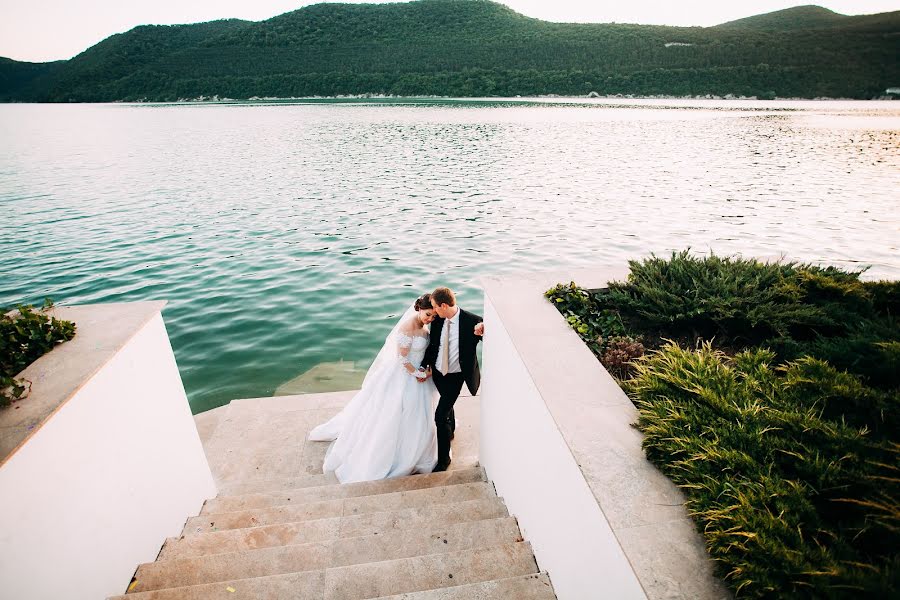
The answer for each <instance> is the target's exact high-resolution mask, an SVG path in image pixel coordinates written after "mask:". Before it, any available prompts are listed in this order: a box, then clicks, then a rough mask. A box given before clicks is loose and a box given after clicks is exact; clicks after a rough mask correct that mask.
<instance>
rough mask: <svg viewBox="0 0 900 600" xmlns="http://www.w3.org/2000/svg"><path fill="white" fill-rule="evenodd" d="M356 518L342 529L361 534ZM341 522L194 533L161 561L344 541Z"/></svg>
mask: <svg viewBox="0 0 900 600" xmlns="http://www.w3.org/2000/svg"><path fill="white" fill-rule="evenodd" d="M360 516H362V515H360ZM475 516H480V515H475ZM354 518H357V517H350V518H349V519H350V521H351V522H350V523H347V524H348V525H350V526H349V527H345V528H343V529H345V530H346V531H347V532H348V533H351V534H352V533H354V532H355V531H356V530H358V528H355V527H352V520H353V519H354ZM493 518H498V517H493ZM341 521H342V518H341V517H333V518H330V519H315V520H312V521H298V522H290V523H279V524H274V525H266V526H261V527H249V528H242V529H229V530H224V531H214V532H210V533H199V534H196V533H195V534H188V535H185V536H182V537H180V538H169V539H167V540H166V542H165V544H164V545H163V548H162V550H161V551H160V553H159V558H158V560H169V559H174V558H187V557H191V556H203V555H207V554H221V553H225V552H240V551H243V550H254V549H258V548H270V547H274V546H288V545H295V544H306V543H310V542H322V541H328V540H334V539H340V538H341V537H349V536H348V535H343V536H342V535H341V534H342V523H341ZM479 521H480V520H479ZM437 525H446V523H444V522H442V521H424V522H421V523H419V525H417V526H416V527H415V530H423V529H429V528H434V527H435V526H437ZM407 529H409V528H407ZM391 531H399V530H398V529H383V528H381V529H377V530H374V531H372V530H371V528H369V529H367V530H366V533H365V534H364V535H372V536H375V535H385V534H388V533H390V532H391ZM354 537H355V536H354Z"/></svg>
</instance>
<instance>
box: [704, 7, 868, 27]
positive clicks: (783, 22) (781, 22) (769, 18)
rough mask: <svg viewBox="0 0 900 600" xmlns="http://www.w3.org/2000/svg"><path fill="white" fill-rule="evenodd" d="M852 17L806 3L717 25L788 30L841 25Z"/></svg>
mask: <svg viewBox="0 0 900 600" xmlns="http://www.w3.org/2000/svg"><path fill="white" fill-rule="evenodd" d="M852 18H853V17H848V16H846V15H842V14H838V13H836V12H834V11H831V10H828V9H827V8H822V7H821V6H812V5H807V6H795V7H793V8H786V9H784V10H777V11H775V12H770V13H766V14H764V15H756V16H753V17H747V18H745V19H738V20H737V21H729V22H728V23H722V24H721V25H718V26H717V27H719V28H722V29H725V28H728V29H744V30H760V29H764V30H768V31H790V30H793V29H816V28H821V27H833V26H836V25H841V24H843V23H845V22H846V21H847V20H848V19H852Z"/></svg>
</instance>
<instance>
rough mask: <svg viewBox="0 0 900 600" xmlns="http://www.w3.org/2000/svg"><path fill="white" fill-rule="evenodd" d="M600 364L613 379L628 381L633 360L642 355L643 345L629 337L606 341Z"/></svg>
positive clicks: (632, 370) (632, 369) (632, 367)
mask: <svg viewBox="0 0 900 600" xmlns="http://www.w3.org/2000/svg"><path fill="white" fill-rule="evenodd" d="M604 348H605V349H604V350H603V355H602V356H601V357H600V362H601V363H603V366H604V367H606V370H607V371H609V372H610V373H611V374H612V375H613V376H614V377H617V378H618V379H628V378H629V377H630V376H631V374H632V373H633V372H634V360H635V359H637V358H640V357H641V356H643V355H644V345H643V344H642V343H641V342H640V341H638V340H636V339H634V338H631V337H627V336H626V337H614V338H610V339H609V340H607V342H606V344H605V346H604Z"/></svg>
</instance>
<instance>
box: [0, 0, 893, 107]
mask: <svg viewBox="0 0 900 600" xmlns="http://www.w3.org/2000/svg"><path fill="white" fill-rule="evenodd" d="M898 56H900V11H898V12H892V13H884V14H880V15H868V16H859V17H849V16H844V15H839V14H836V13H833V12H831V11H828V10H826V9H823V8H820V7H814V6H807V7H798V8H794V9H788V10H784V11H778V12H775V13H770V14H767V15H759V16H756V17H750V18H747V19H741V20H738V21H732V22H730V23H724V24H722V25H719V26H717V27H707V28H701V27H662V26H651V25H625V24H573V23H550V22H546V21H541V20H538V19H532V18H529V17H525V16H523V15H520V14H518V13H516V12H514V11H512V10H510V9H509V8H507V7H505V6H503V5H502V4H498V3H495V2H489V1H487V0H418V1H416V2H410V3H396V4H317V5H312V6H307V7H304V8H301V9H299V10H296V11H293V12H289V13H286V14H283V15H280V16H277V17H274V18H272V19H268V20H266V21H262V22H247V21H239V20H227V21H215V22H211V23H201V24H196V25H175V26H141V27H136V28H135V29H132V30H131V31H128V32H126V33H123V34H118V35H114V36H111V37H109V38H107V39H106V40H104V41H103V42H101V43H99V44H97V45H96V46H93V47H92V48H90V49H88V50H86V51H85V52H83V53H81V54H79V55H78V56H76V57H75V58H73V59H71V60H69V61H64V62H58V63H47V64H46V65H33V64H31V63H17V62H15V61H9V60H8V59H4V60H3V61H0V99H4V100H13V101H40V102H65V101H75V102H85V101H87V102H98V101H115V100H177V99H181V98H197V97H200V96H207V97H210V96H219V97H228V98H250V97H275V96H277V97H297V96H311V95H338V94H362V93H384V94H397V95H444V96H515V95H523V96H527V95H538V94H564V95H583V94H588V93H589V92H592V91H594V92H598V93H600V94H619V93H620V94H641V95H647V94H671V95H695V94H719V95H725V94H735V95H748V96H750V95H757V96H763V97H766V96H768V97H771V96H773V95H778V96H790V97H818V96H830V97H852V98H871V97H874V96H879V95H881V94H883V93H884V90H885V88H887V87H891V86H897V85H900V64H898V63H900V61H898ZM29 64H31V67H25V66H23V65H29ZM29 69H30V70H29Z"/></svg>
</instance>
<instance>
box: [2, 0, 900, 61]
mask: <svg viewBox="0 0 900 600" xmlns="http://www.w3.org/2000/svg"><path fill="white" fill-rule="evenodd" d="M328 1H332V0H328ZM341 1H343V2H360V1H362V0H341ZM365 1H367V2H374V3H383V2H385V1H387V0H365ZM394 1H396V0H394ZM502 1H503V4H506V5H507V6H509V7H510V8H512V9H513V10H515V11H517V12H520V13H522V14H525V15H528V16H529V17H536V18H538V19H544V20H546V21H560V22H592V23H610V22H616V23H643V24H653V25H682V26H691V25H700V26H709V25H717V24H719V23H724V22H725V21H732V20H734V19H740V18H742V17H749V16H751V15H756V14H760V13H766V12H771V11H773V10H780V9H782V8H788V7H791V6H800V5H803V4H818V5H819V6H824V7H826V8H829V9H831V10H833V11H835V12H839V13H843V14H845V15H860V14H870V13H879V12H889V11H895V10H900V0H819V1H816V0H806V2H804V1H802V0H800V1H794V2H791V1H789V0H747V1H743V2H735V1H732V0H615V1H614V2H610V1H605V0H502ZM316 3H317V2H309V1H304V0H252V1H248V0H154V1H151V2H146V1H135V0H30V1H28V0H0V56H5V57H7V58H12V59H15V60H24V61H32V62H43V61H50V60H58V59H66V58H71V57H72V56H75V55H76V54H78V53H80V52H82V51H84V50H85V49H87V48H89V47H90V46H93V45H94V44H96V43H97V42H99V41H101V40H103V39H105V38H107V37H109V36H110V35H112V34H114V33H121V32H123V31H128V30H129V29H131V28H132V27H135V26H137V25H150V24H154V25H171V24H176V23H199V22H202V21H212V20H215V19H227V18H238V19H245V20H248V21H261V20H264V19H268V18H270V17H274V16H275V15H280V14H281V13H285V12H288V11H291V10H295V9H297V8H300V7H301V6H305V5H308V4H316Z"/></svg>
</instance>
